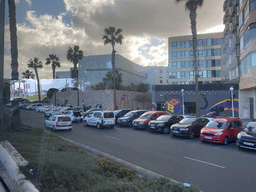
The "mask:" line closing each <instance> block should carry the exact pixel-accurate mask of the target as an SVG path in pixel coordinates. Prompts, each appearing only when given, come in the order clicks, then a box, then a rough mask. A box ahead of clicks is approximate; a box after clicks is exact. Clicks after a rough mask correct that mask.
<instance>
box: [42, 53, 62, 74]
mask: <svg viewBox="0 0 256 192" xmlns="http://www.w3.org/2000/svg"><path fill="white" fill-rule="evenodd" d="M59 61H60V60H59V57H57V55H53V54H50V55H49V57H48V58H47V59H46V63H45V64H46V65H50V64H51V65H52V78H53V79H55V69H56V67H60V62H59Z"/></svg>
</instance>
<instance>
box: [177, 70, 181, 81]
mask: <svg viewBox="0 0 256 192" xmlns="http://www.w3.org/2000/svg"><path fill="white" fill-rule="evenodd" d="M177 79H180V72H179V71H178V72H177Z"/></svg>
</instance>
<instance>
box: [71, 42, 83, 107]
mask: <svg viewBox="0 0 256 192" xmlns="http://www.w3.org/2000/svg"><path fill="white" fill-rule="evenodd" d="M83 56H84V53H83V51H81V50H79V46H78V45H74V48H73V49H72V48H71V47H69V48H68V51H67V60H69V61H70V62H72V63H73V64H74V76H73V77H72V78H74V79H76V84H75V86H76V88H77V106H79V90H78V71H77V64H78V63H79V61H80V60H82V59H83Z"/></svg>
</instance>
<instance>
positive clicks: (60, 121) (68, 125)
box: [44, 115, 73, 131]
mask: <svg viewBox="0 0 256 192" xmlns="http://www.w3.org/2000/svg"><path fill="white" fill-rule="evenodd" d="M44 125H45V127H46V128H50V129H53V131H56V130H60V129H66V130H72V128H73V126H72V121H71V119H70V117H68V116H65V115H52V116H50V117H49V118H48V119H46V120H45V123H44Z"/></svg>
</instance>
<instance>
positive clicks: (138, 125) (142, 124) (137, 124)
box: [132, 111, 168, 129]
mask: <svg viewBox="0 0 256 192" xmlns="http://www.w3.org/2000/svg"><path fill="white" fill-rule="evenodd" d="M161 115H168V113H167V112H166V111H148V112H146V113H143V114H142V115H141V116H140V117H139V118H137V119H135V120H133V122H132V126H133V128H134V129H148V128H149V126H148V123H149V122H150V121H151V120H156V119H157V118H158V117H159V116H161Z"/></svg>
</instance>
